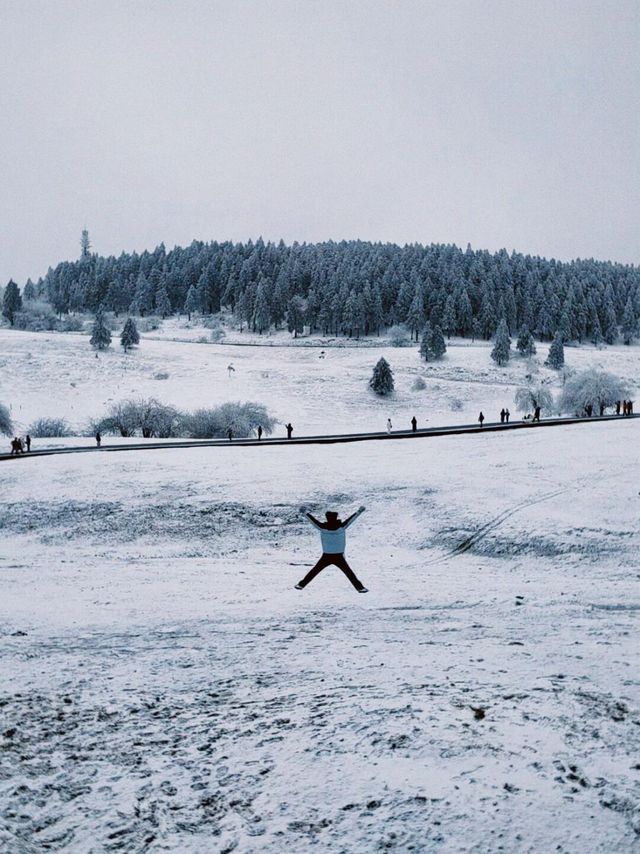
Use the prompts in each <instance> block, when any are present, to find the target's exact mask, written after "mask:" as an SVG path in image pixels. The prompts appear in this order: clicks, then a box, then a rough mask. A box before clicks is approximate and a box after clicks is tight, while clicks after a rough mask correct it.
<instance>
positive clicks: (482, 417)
mask: <svg viewBox="0 0 640 854" xmlns="http://www.w3.org/2000/svg"><path fill="white" fill-rule="evenodd" d="M478 421H479V422H480V426H481V427H482V425H483V424H484V412H481V413H480V415H478Z"/></svg>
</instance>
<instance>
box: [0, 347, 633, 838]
mask: <svg viewBox="0 0 640 854" xmlns="http://www.w3.org/2000/svg"><path fill="white" fill-rule="evenodd" d="M169 348H171V349H169ZM541 349H542V348H541ZM229 350H230V348H223V347H215V346H214V345H204V344H177V343H175V342H170V341H162V340H154V341H151V340H145V341H144V342H143V345H142V346H141V348H140V350H139V352H138V353H136V354H135V355H132V356H131V357H126V359H125V357H124V356H122V355H121V354H119V353H117V352H114V353H110V354H107V355H106V356H101V357H100V358H99V359H98V360H96V359H95V358H94V357H93V355H92V354H91V353H90V351H88V349H87V341H86V338H81V337H79V336H73V335H67V336H59V335H41V334H39V335H30V334H29V333H19V334H18V333H13V334H12V333H9V332H0V359H2V360H3V361H4V362H5V366H4V368H3V386H2V388H1V389H0V400H3V401H6V402H11V403H12V405H13V414H14V417H16V418H18V419H19V420H20V421H21V422H23V423H24V424H28V423H29V421H30V419H32V418H34V417H37V416H38V415H54V414H55V415H67V417H69V420H70V421H72V422H74V423H78V424H79V423H80V422H82V420H83V419H85V418H86V417H88V416H90V415H95V414H99V413H100V412H101V409H102V407H103V406H104V405H105V402H106V401H107V400H108V399H109V398H112V399H118V398H119V397H124V396H129V395H132V394H135V395H150V394H154V395H155V396H157V397H160V398H161V399H162V400H165V401H166V402H169V403H174V404H176V405H179V406H184V407H187V408H190V407H195V406H199V405H206V404H208V403H215V402H218V401H221V400H227V399H239V400H245V399H251V398H253V399H257V400H259V401H261V402H264V403H266V404H267V406H268V408H269V409H271V410H273V411H274V414H276V415H277V416H278V417H279V418H280V419H281V420H285V419H286V420H288V419H291V420H292V421H293V423H294V426H296V427H297V432H298V433H302V432H317V431H319V430H320V429H321V428H326V429H327V430H329V431H330V430H331V429H341V428H345V429H360V428H368V427H370V426H372V422H374V421H375V422H376V423H377V425H378V426H383V424H384V422H385V421H386V417H387V413H388V412H389V405H388V404H385V403H384V402H381V401H377V400H374V399H373V398H370V397H369V396H368V395H367V393H366V390H365V391H364V393H363V391H362V385H363V383H364V384H366V380H367V379H368V376H369V374H370V370H371V366H372V364H373V362H374V361H375V359H376V358H377V357H378V355H379V353H380V352H384V354H385V355H386V356H387V358H388V359H389V361H390V362H391V364H392V367H394V369H395V370H396V378H397V383H398V389H399V390H398V395H397V397H396V399H395V400H394V402H393V405H392V408H391V410H390V412H389V414H391V416H392V418H393V419H394V421H395V420H398V421H400V420H402V419H405V420H408V417H410V415H411V414H412V413H413V411H414V410H415V411H416V415H417V416H418V418H419V419H421V417H422V414H423V415H424V418H425V419H426V418H431V419H433V421H434V422H435V421H436V419H437V423H445V422H447V421H453V420H474V418H475V416H476V415H477V413H476V411H475V410H476V409H479V408H485V413H486V412H487V410H489V407H490V406H494V407H495V406H498V408H499V405H502V404H501V401H502V400H503V398H502V396H501V395H504V404H507V405H511V408H512V411H513V410H514V407H513V406H512V402H513V386H512V385H509V384H510V383H516V382H518V381H519V376H520V374H521V373H522V372H523V371H524V370H525V367H524V365H523V364H521V363H519V362H515V363H513V364H512V365H511V366H510V367H509V368H508V369H506V370H505V371H504V372H502V371H500V370H498V369H495V368H492V367H490V363H489V358H488V348H487V346H486V345H480V346H478V347H472V346H457V347H451V349H450V355H449V359H448V360H447V361H446V362H445V363H443V364H441V365H437V366H425V365H424V364H420V363H419V362H418V360H417V358H416V353H415V350H414V349H412V350H397V349H393V348H388V349H387V350H384V351H378V350H366V349H364V348H363V349H358V350H340V351H338V350H332V351H330V352H327V356H326V358H325V359H324V360H319V359H318V353H317V352H316V351H314V350H309V351H306V350H297V349H295V350H294V349H291V350H290V349H285V348H273V349H269V350H268V349H267V348H246V349H245V348H234V352H233V354H232V355H230V354H229ZM28 353H30V354H31V355H30V356H28V355H27V354H28ZM634 360H635V361H636V362H637V350H636V349H635V348H632V349H630V348H624V349H623V348H619V349H616V348H613V349H611V350H609V351H594V350H592V349H591V348H584V349H579V350H578V349H576V350H575V351H574V350H567V361H568V363H569V364H571V365H573V366H574V367H577V366H578V362H581V364H580V366H586V365H587V364H590V363H595V362H598V361H601V362H602V363H604V365H605V367H607V366H608V367H610V368H611V369H612V370H615V371H616V372H618V373H621V374H625V375H627V376H628V377H630V378H633V374H634ZM230 361H232V362H233V364H234V366H235V368H236V371H235V375H234V376H233V377H232V378H229V377H228V376H227V371H226V366H227V364H228V363H229V362H230ZM125 364H126V366H127V367H126V370H125V369H124V365H125ZM7 365H10V366H12V367H13V366H15V368H16V373H15V375H13V374H10V373H8V372H7ZM160 370H167V371H168V372H169V374H170V377H169V379H168V380H163V381H159V380H154V379H153V375H154V374H155V373H157V372H158V371H160ZM431 372H433V373H432V376H431V379H429V380H428V386H427V389H426V390H424V391H422V392H413V391H411V382H412V379H413V377H414V375H415V374H418V373H419V374H422V375H424V376H426V377H429V375H430V373H431ZM483 372H485V373H483ZM543 375H546V372H544V371H543ZM10 376H18V377H19V378H20V381H19V382H13V381H12V380H10ZM72 383H75V385H72ZM436 385H438V386H439V387H440V388H439V389H436V388H435V386H436ZM458 389H459V391H458ZM163 390H164V391H163ZM434 392H439V394H434ZM454 395H455V396H459V397H460V399H462V400H463V401H464V410H463V411H462V412H452V411H450V408H449V406H450V404H449V398H450V397H453V396H454ZM484 401H487V403H485V402H484ZM419 404H421V405H422V407H423V408H418V405H419ZM489 411H490V410H489ZM470 416H473V417H470ZM638 429H640V428H639V427H638V422H637V421H624V420H622V419H621V420H620V421H619V422H613V423H599V424H591V425H576V426H568V427H563V428H558V429H551V430H540V431H536V430H528V431H526V432H524V433H523V432H520V431H516V432H514V433H506V434H493V435H484V436H479V435H472V436H457V437H444V438H437V439H424V440H417V441H411V442H403V441H397V442H395V441H385V442H370V443H362V444H358V445H354V446H349V445H344V446H331V447H313V446H289V447H287V446H278V447H268V446H265V447H251V448H246V447H245V448H242V447H238V446H230V447H218V448H190V449H185V450H162V451H153V452H135V451H132V452H129V453H127V454H90V455H77V456H76V455H73V456H61V457H51V458H40V459H32V460H28V459H25V460H20V461H16V462H14V463H11V464H4V465H2V464H0V495H1V496H2V502H1V505H0V531H1V533H2V539H1V541H0V579H1V583H2V591H3V595H2V599H1V602H0V627H1V631H2V636H1V638H0V645H1V646H0V649H1V655H0V716H1V719H2V726H1V732H0V850H2V851H5V850H6V851H7V852H11V854H13V852H19V853H20V854H22V852H26V854H30V853H31V852H39V851H42V850H53V851H55V850H58V851H71V852H81V854H84V852H103V851H105V852H110V851H124V852H142V851H178V852H187V854H191V852H198V854H200V852H202V854H209V852H224V851H232V850H236V851H239V852H252V854H253V852H255V854H257V852H281V851H291V852H307V851H312V850H317V851H332V852H334V851H335V852H347V854H351V852H353V854H356V852H357V853H358V854H359V852H369V851H384V850H392V851H393V850H395V851H399V852H405V851H415V852H423V851H426V852H430V851H445V852H458V851H468V852H471V851H473V852H493V851H505V852H520V851H523V852H524V851H527V852H547V851H562V852H576V854H578V852H579V853H580V854H582V852H611V851H630V850H635V847H637V846H638V845H639V844H640V690H639V685H638V672H639V665H640V656H639V653H638V649H639V647H638V642H637V628H638V622H637V621H638V617H639V616H640V592H639V591H638V584H639V581H640V561H639V560H638V550H639V548H640V521H639V511H640V495H639V494H638V492H639V489H640V486H639V484H640V460H639V458H638V454H637V447H638ZM361 503H362V504H365V505H366V506H367V512H366V513H365V514H364V515H363V517H362V518H361V519H359V520H358V521H357V523H356V524H355V525H354V526H353V527H352V528H351V529H350V530H349V535H348V540H349V543H348V547H347V556H348V558H349V560H350V562H351V564H352V566H353V568H354V570H355V571H356V573H357V574H358V575H359V576H360V577H361V578H362V580H363V581H364V583H365V584H366V585H367V587H369V589H370V592H369V593H368V594H366V595H359V594H357V593H356V592H355V591H354V590H353V589H352V588H351V587H350V585H349V584H348V582H347V580H346V579H345V578H344V577H343V576H342V574H341V573H340V572H339V571H338V570H336V569H335V568H328V569H326V570H325V571H324V572H323V573H322V574H321V575H320V576H319V577H318V578H317V579H316V580H315V581H314V582H313V583H312V584H311V585H310V586H309V587H308V588H307V589H306V590H305V591H303V592H298V591H296V590H294V589H293V585H294V584H295V582H296V581H298V580H299V579H300V578H301V576H302V575H303V574H304V573H305V572H306V568H307V567H308V566H310V565H311V564H312V563H313V562H314V561H315V559H316V558H317V556H318V554H319V542H318V541H317V540H318V537H317V532H315V531H314V530H313V529H312V528H311V527H310V526H309V525H308V524H307V523H306V522H305V521H304V520H303V518H302V516H301V514H300V509H299V508H300V506H301V505H303V504H304V505H308V506H309V507H310V508H311V509H312V510H313V511H315V512H316V513H317V514H321V513H322V512H323V511H324V510H326V509H331V508H335V509H336V510H340V511H341V512H342V513H343V514H346V513H349V512H352V511H353V510H354V509H355V508H356V507H357V506H359V505H360V504H361Z"/></svg>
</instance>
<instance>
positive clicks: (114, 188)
mask: <svg viewBox="0 0 640 854" xmlns="http://www.w3.org/2000/svg"><path fill="white" fill-rule="evenodd" d="M0 115H1V116H2V130H1V132H0V187H1V188H2V202H3V204H2V208H1V210H2V213H1V217H2V218H1V221H0V235H1V236H0V282H2V283H5V282H6V281H7V280H8V279H9V277H13V278H14V279H16V280H17V281H18V282H20V283H22V282H23V281H24V280H25V278H26V277H27V276H29V275H30V276H33V277H36V276H38V275H43V274H44V273H45V272H46V269H47V267H48V266H49V265H50V264H51V265H54V264H56V263H57V262H58V261H60V260H63V259H67V258H75V257H77V255H78V253H79V239H80V231H81V229H82V227H83V226H84V225H86V226H87V227H88V228H89V231H90V234H91V239H92V243H93V247H94V249H95V251H98V252H100V253H101V254H119V253H120V252H121V251H122V250H125V251H131V250H133V249H137V250H142V249H145V248H150V249H151V248H153V247H154V246H156V245H157V244H158V243H159V242H160V241H162V240H164V242H165V244H166V245H167V247H169V248H170V247H172V246H173V245H174V244H188V243H190V242H191V240H192V239H194V238H197V239H201V240H211V239H219V240H223V239H229V238H230V239H234V240H246V239H248V238H249V237H252V238H256V237H258V236H259V235H262V236H263V237H264V238H265V239H269V238H271V239H274V240H277V239H279V238H280V237H282V238H284V239H285V240H286V241H287V242H290V241H292V240H299V241H303V240H307V241H317V240H324V239H328V238H333V239H342V238H345V239H348V238H362V239H369V240H383V241H387V240H388V241H394V242H398V243H405V242H412V241H420V242H422V243H430V242H432V241H434V242H455V243H457V244H458V245H460V246H463V247H464V246H466V244H467V242H470V243H471V244H472V246H474V247H475V248H488V249H492V250H493V249H498V248H500V247H502V246H504V247H506V248H507V249H509V250H510V249H512V248H515V249H518V250H521V251H524V252H531V253H536V254H543V255H547V256H554V257H557V258H572V257H578V256H580V257H600V258H611V259H613V260H619V261H630V262H635V263H638V262H640V217H639V215H638V214H639V208H640V2H638V0H633V2H629V0H606V2H602V0H601V2H591V0H566V1H565V2H562V0H554V2H549V0H505V2H502V0H437V2H430V0H422V2H417V0H388V2H382V0H362V2H360V1H359V0H357V1H356V2H352V0H318V2H316V1H315V0H262V2H259V0H246V2H245V1H244V0H228V2H216V0H201V2H198V0H172V2H169V0H131V2H120V0H77V2H75V0H74V2H70V0H49V2H31V0H15V2H13V0H0Z"/></svg>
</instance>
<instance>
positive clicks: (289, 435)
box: [287, 424, 293, 439]
mask: <svg viewBox="0 0 640 854" xmlns="http://www.w3.org/2000/svg"><path fill="white" fill-rule="evenodd" d="M292 433H293V424H287V439H290V438H291V434H292Z"/></svg>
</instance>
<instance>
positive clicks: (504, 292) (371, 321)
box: [3, 235, 640, 344]
mask: <svg viewBox="0 0 640 854" xmlns="http://www.w3.org/2000/svg"><path fill="white" fill-rule="evenodd" d="M16 291H17V294H16ZM7 294H8V295H9V296H7ZM18 298H20V299H21V298H24V299H25V300H26V301H29V300H34V299H38V298H40V299H46V300H48V301H49V302H50V303H51V306H52V307H53V310H54V311H55V312H56V313H57V314H59V315H65V314H68V313H74V312H81V311H92V312H96V311H98V309H100V308H101V309H103V310H106V311H113V312H115V313H116V315H119V314H131V315H138V316H144V315H148V314H157V315H161V316H162V317H167V316H169V315H172V314H187V315H189V317H191V315H192V314H193V313H194V312H197V313H201V314H205V315H206V314H215V313H217V312H219V311H220V310H221V309H223V308H225V309H228V310H230V311H231V312H232V313H233V315H234V317H235V319H236V321H237V323H238V325H239V328H240V329H245V328H249V329H251V330H252V331H254V332H257V333H266V332H267V331H268V330H269V329H271V328H275V329H279V328H283V327H285V326H286V327H287V328H288V329H289V331H291V332H292V333H294V334H297V333H300V332H302V331H303V328H304V327H305V326H308V327H310V329H311V331H312V332H317V333H320V334H323V335H331V336H339V335H344V336H352V337H360V336H367V335H378V334H380V332H381V331H383V330H384V329H387V328H388V327H390V326H393V325H394V324H404V325H406V326H407V328H408V329H409V330H410V333H411V335H412V336H413V337H414V338H415V340H416V341H418V340H419V336H420V333H421V332H422V330H423V329H424V327H425V325H426V324H429V326H430V328H431V329H435V328H436V327H439V328H440V329H441V330H442V332H443V333H444V335H446V336H448V337H450V336H451V335H457V336H463V337H472V338H482V339H486V340H489V339H491V338H493V337H494V336H495V334H496V331H497V330H498V327H499V325H500V323H501V321H504V324H505V325H506V328H507V331H508V332H509V334H512V335H515V334H519V333H520V331H521V330H522V329H525V328H526V329H527V330H528V331H529V332H530V333H531V334H532V335H533V336H535V337H536V338H537V339H539V340H547V341H549V340H552V339H553V338H554V336H555V335H556V334H559V335H560V337H561V338H562V340H563V341H564V342H571V341H577V342H580V341H591V342H593V343H595V344H600V343H608V344H613V343H614V342H616V341H623V342H624V343H627V344H629V343H631V342H632V341H633V339H634V338H635V336H636V334H637V331H638V327H639V321H640V269H638V268H637V267H635V266H634V265H624V264H617V263H613V262H608V261H596V260H593V259H588V260H580V259H578V260H575V261H571V262H562V261H557V260H555V259H546V258H541V257H537V256H535V257H534V256H531V255H522V254H520V253H515V252H512V253H508V252H506V250H500V251H499V252H495V253H490V252H488V251H485V250H474V249H472V248H471V247H470V246H468V247H467V249H466V250H462V249H460V248H459V247H457V246H454V245H442V244H432V245H429V246H423V245H420V244H411V245H405V246H398V245H395V244H382V243H368V242H363V241H342V242H333V241H328V242H325V243H316V244H306V243H302V244H299V243H293V244H292V245H286V244H285V243H284V242H283V241H280V242H279V243H277V244H276V243H272V242H264V241H263V240H262V239H259V240H257V241H255V242H253V241H251V240H250V241H248V242H247V243H232V242H221V243H220V242H216V241H213V242H210V243H203V242H200V241H194V242H193V243H191V245H190V246H188V247H176V248H174V249H172V250H170V251H167V250H166V248H165V246H164V244H160V246H158V247H157V248H156V249H155V250H153V251H152V252H147V251H145V252H142V253H135V252H134V253H131V254H127V253H122V254H121V255H120V256H119V257H117V258H116V257H114V256H110V257H102V256H100V255H97V254H94V253H91V252H90V244H89V242H88V235H83V248H82V255H81V257H80V258H79V259H78V260H77V261H74V262H63V263H60V264H58V265H57V266H56V267H51V268H49V270H48V272H47V274H46V276H44V278H42V279H39V280H38V282H37V283H34V282H32V281H31V280H29V281H27V282H26V284H25V285H24V287H23V289H22V294H21V295H20V289H19V288H18V287H17V285H15V283H13V282H11V283H9V285H8V286H7V288H6V289H5V298H4V302H6V303H7V305H6V306H5V305H4V303H3V311H4V313H5V316H7V317H9V316H11V315H12V313H14V312H15V311H16V310H17V308H16V307H17V304H18Z"/></svg>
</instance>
